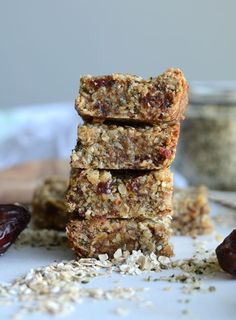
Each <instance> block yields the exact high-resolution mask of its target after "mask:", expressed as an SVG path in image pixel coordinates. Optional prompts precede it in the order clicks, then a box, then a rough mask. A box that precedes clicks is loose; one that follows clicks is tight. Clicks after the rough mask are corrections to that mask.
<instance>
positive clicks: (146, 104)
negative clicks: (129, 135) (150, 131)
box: [75, 68, 188, 124]
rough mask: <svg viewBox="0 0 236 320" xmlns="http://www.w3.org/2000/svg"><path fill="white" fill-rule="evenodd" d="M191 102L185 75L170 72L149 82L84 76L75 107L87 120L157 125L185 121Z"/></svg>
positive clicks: (120, 76) (121, 76) (114, 76)
mask: <svg viewBox="0 0 236 320" xmlns="http://www.w3.org/2000/svg"><path fill="white" fill-rule="evenodd" d="M187 102H188V85H187V83H186V80H185V78H184V75H183V72H182V71H181V70H180V69H173V68H170V69H168V70H167V71H166V72H165V73H163V74H162V75H160V76H158V77H156V78H150V79H148V80H144V79H142V78H140V77H137V76H132V75H129V74H112V75H107V76H100V77H92V76H84V77H82V78H81V80H80V94H79V96H78V98H77V99H76V102H75V107H76V110H77V111H78V112H79V114H80V115H81V116H82V117H83V118H84V119H89V118H90V119H91V118H92V119H97V120H100V121H104V120H107V119H108V120H110V119H116V120H126V121H136V122H137V121H139V122H145V123H149V124H154V123H159V122H162V123H163V122H176V121H179V120H181V119H182V118H183V113H184V110H185V107H186V105H187Z"/></svg>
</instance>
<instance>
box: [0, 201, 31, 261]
mask: <svg viewBox="0 0 236 320" xmlns="http://www.w3.org/2000/svg"><path fill="white" fill-rule="evenodd" d="M29 221H30V213H29V211H28V210H27V209H26V208H25V207H23V206H20V205H15V204H3V205H0V255H1V254H3V253H4V252H5V251H6V250H7V249H8V248H9V247H10V246H11V245H12V243H14V241H15V240H16V238H17V237H18V235H19V234H20V233H21V232H22V231H23V230H24V229H25V228H26V226H27V224H28V223H29Z"/></svg>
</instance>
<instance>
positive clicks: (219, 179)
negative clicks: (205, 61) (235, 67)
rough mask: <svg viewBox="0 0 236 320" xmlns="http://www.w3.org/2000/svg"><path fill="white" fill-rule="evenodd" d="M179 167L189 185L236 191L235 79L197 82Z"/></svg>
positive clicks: (182, 137) (184, 125) (184, 126)
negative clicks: (230, 80) (232, 80)
mask: <svg viewBox="0 0 236 320" xmlns="http://www.w3.org/2000/svg"><path fill="white" fill-rule="evenodd" d="M176 168H177V169H178V170H179V171H180V172H181V173H182V174H183V175H184V176H185V177H186V178H187V179H188V181H189V184H190V185H199V184H205V185H207V186H208V187H209V188H211V189H216V190H236V82H227V81H224V82H194V83H192V86H191V87H190V104H189V106H188V110H187V112H186V119H185V121H183V123H182V128H181V134H180V143H179V147H178V150H177V159H176Z"/></svg>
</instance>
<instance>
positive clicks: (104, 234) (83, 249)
mask: <svg viewBox="0 0 236 320" xmlns="http://www.w3.org/2000/svg"><path fill="white" fill-rule="evenodd" d="M170 221H171V218H170V217H169V216H166V217H164V218H163V219H162V220H160V221H157V222H156V221H155V222H154V221H152V220H149V219H145V220H143V221H137V220H134V219H129V220H126V219H105V218H96V219H90V220H72V221H70V222H69V223H68V225H67V227H66V231H67V236H68V239H69V242H70V244H71V247H72V249H73V250H74V251H75V252H76V254H77V255H78V256H79V257H97V256H98V255H99V254H104V253H107V254H108V256H110V257H112V256H113V254H114V253H115V252H116V250H117V249H119V248H120V249H122V250H127V251H130V252H131V251H132V250H139V249H140V250H142V252H143V253H151V252H154V253H156V254H157V255H164V256H171V255H173V251H172V247H171V245H170V244H169V242H168V241H169V238H170V235H171V229H170V228H169V225H170Z"/></svg>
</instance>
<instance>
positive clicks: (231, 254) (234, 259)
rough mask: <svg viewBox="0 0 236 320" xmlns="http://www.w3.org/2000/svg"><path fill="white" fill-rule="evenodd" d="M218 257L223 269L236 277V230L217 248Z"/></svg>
mask: <svg viewBox="0 0 236 320" xmlns="http://www.w3.org/2000/svg"><path fill="white" fill-rule="evenodd" d="M216 256H217V259H218V262H219V265H220V266H221V268H222V269H223V270H224V271H226V272H228V273H230V274H232V275H233V276H236V229H234V230H233V231H232V232H231V233H230V234H229V235H228V237H226V238H225V239H224V241H223V242H222V243H221V244H220V245H219V246H218V247H217V248H216Z"/></svg>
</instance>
